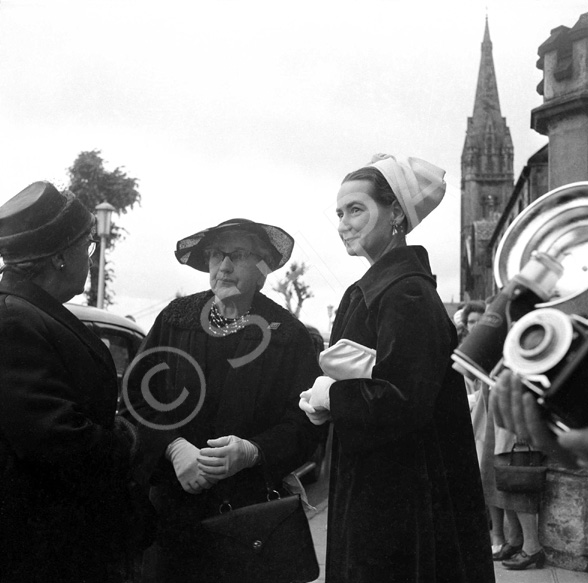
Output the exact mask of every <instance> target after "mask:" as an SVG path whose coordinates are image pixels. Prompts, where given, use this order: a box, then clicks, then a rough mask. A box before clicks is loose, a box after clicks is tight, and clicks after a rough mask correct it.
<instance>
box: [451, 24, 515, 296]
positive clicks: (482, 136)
mask: <svg viewBox="0 0 588 583" xmlns="http://www.w3.org/2000/svg"><path fill="white" fill-rule="evenodd" d="M512 187H513V146H512V139H511V136H510V130H509V128H508V126H507V125H506V119H505V118H504V117H502V115H501V113H500V101H499V99H498V84H497V82H496V72H495V70H494V59H493V57H492V41H491V40H490V27H489V25H488V15H486V22H485V26H484V39H483V40H482V55H481V59H480V69H479V72H478V83H477V86H476V97H475V100H474V113H473V115H472V117H469V118H468V125H467V131H466V138H465V143H464V147H463V152H462V155H461V233H462V290H461V295H462V297H465V296H466V295H469V296H470V297H481V298H484V297H485V296H484V289H485V287H486V283H485V282H484V281H483V279H484V276H483V274H484V273H485V271H484V270H485V269H486V264H487V262H488V258H487V257H486V256H485V255H484V254H485V248H486V244H487V243H488V240H487V239H488V237H489V235H491V233H492V230H493V227H494V225H495V222H496V220H497V217H499V216H500V214H501V213H502V211H503V210H504V207H505V205H506V201H507V200H508V197H509V196H510V193H511V192H512Z"/></svg>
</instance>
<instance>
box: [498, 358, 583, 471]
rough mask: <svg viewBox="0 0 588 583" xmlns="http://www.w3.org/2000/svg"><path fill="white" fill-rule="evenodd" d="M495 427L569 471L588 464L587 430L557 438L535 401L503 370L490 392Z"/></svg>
mask: <svg viewBox="0 0 588 583" xmlns="http://www.w3.org/2000/svg"><path fill="white" fill-rule="evenodd" d="M490 406H491V407H492V410H493V412H494V419H495V421H496V424H497V425H498V426H500V427H504V428H505V429H508V430H509V431H511V432H512V433H516V435H517V437H518V438H519V439H520V440H522V441H526V442H528V443H531V444H533V447H535V448H536V449H539V450H541V451H542V452H543V453H544V454H546V455H547V456H549V457H551V458H553V459H554V460H557V461H558V462H559V463H562V464H564V465H566V466H569V467H575V466H576V465H577V464H578V465H582V460H584V462H583V463H587V462H588V429H585V430H576V431H570V432H569V433H561V434H559V435H558V436H556V435H555V434H554V433H553V432H552V431H551V430H550V429H549V427H548V426H547V423H546V422H545V419H544V417H543V415H542V411H541V408H540V407H539V405H538V404H537V399H536V398H535V396H534V395H532V394H531V393H530V392H529V391H527V390H525V389H524V388H523V384H522V382H521V380H520V378H519V377H518V376H517V375H515V374H514V373H513V372H511V371H509V370H504V371H502V373H501V374H500V375H499V377H498V379H497V380H496V384H495V385H494V387H493V388H492V390H491V391H490Z"/></svg>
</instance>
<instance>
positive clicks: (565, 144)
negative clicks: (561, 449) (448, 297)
mask: <svg viewBox="0 0 588 583" xmlns="http://www.w3.org/2000/svg"><path fill="white" fill-rule="evenodd" d="M538 54H539V60H538V62H537V67H538V68H539V69H540V70H542V71H543V80H542V81H541V83H540V84H539V86H538V87H537V91H538V92H539V94H540V95H542V96H543V104H542V105H541V106H539V107H537V108H535V109H534V110H533V111H532V112H531V127H532V128H533V129H534V130H535V131H537V132H539V133H540V134H543V135H545V136H547V137H548V139H549V143H548V145H547V146H544V147H543V148H541V149H540V150H539V151H538V152H537V153H535V154H534V155H533V156H532V157H531V158H530V159H529V160H528V161H527V164H526V165H525V167H524V168H523V170H522V172H521V174H520V176H519V178H518V180H517V183H516V185H515V187H514V189H513V190H512V192H511V193H510V196H509V197H508V200H507V201H506V205H505V207H504V209H503V212H502V214H501V216H500V218H499V219H498V220H497V222H496V225H495V229H494V232H493V233H492V235H491V236H490V238H489V241H488V244H487V247H486V257H487V259H488V263H487V275H486V281H491V280H492V258H493V257H494V254H495V251H496V246H497V245H498V243H499V242H500V240H501V238H502V236H503V234H504V232H505V231H506V229H507V228H508V226H509V225H510V223H511V222H512V221H513V220H514V218H515V217H516V216H517V215H518V214H519V213H520V212H521V211H522V210H523V209H524V208H526V207H527V206H528V205H529V204H530V203H531V202H533V201H534V200H535V199H537V198H538V197H539V196H541V195H542V194H545V193H546V192H548V191H550V190H553V189H554V188H557V187H559V186H563V185H565V184H569V183H571V182H578V181H588V13H585V14H583V15H581V16H580V18H579V20H578V21H577V23H576V24H575V25H574V26H573V27H572V28H569V27H567V26H558V27H557V28H554V29H553V30H552V31H551V34H550V36H549V38H548V39H547V40H546V41H545V42H544V43H543V44H542V45H541V46H540V47H539V49H538ZM481 279H482V278H480V281H481ZM473 289H474V290H476V289H478V288H473ZM466 291H467V290H466ZM580 303H582V305H585V306H586V307H587V308H588V291H586V292H583V294H582V299H581V300H580V301H579V305H580ZM548 468H549V469H548V472H547V484H546V488H545V492H544V493H543V499H542V504H541V510H540V513H539V538H540V540H541V543H542V545H543V547H544V549H545V551H546V553H547V558H548V560H549V562H550V563H552V564H554V565H556V566H559V567H563V568H566V569H572V570H576V571H588V470H570V469H567V468H563V467H559V466H557V465H554V464H552V463H549V464H548Z"/></svg>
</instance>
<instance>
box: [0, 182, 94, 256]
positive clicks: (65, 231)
mask: <svg viewBox="0 0 588 583" xmlns="http://www.w3.org/2000/svg"><path fill="white" fill-rule="evenodd" d="M93 223H94V215H93V214H92V213H91V212H90V211H89V210H88V209H87V208H86V207H85V206H84V205H83V204H82V203H81V202H80V201H79V199H77V198H76V197H75V195H74V194H73V193H72V192H70V191H65V192H59V191H58V190H57V188H55V186H53V184H51V183H50V182H45V181H38V182H33V183H32V184H30V185H29V186H27V187H26V188H25V189H24V190H21V191H20V192H19V193H18V194H16V195H15V196H13V197H12V198H11V199H10V200H8V201H7V202H5V203H4V204H3V205H2V206H0V255H1V256H2V260H3V261H4V263H6V264H10V263H20V262H23V261H32V260H35V259H42V258H44V257H50V256H51V255H53V254H55V253H57V252H59V251H62V250H63V249H67V248H68V247H69V246H71V245H72V244H73V243H75V242H76V241H77V240H78V239H79V238H80V237H81V236H82V235H84V234H85V233H88V232H89V231H90V230H91V229H92V225H93Z"/></svg>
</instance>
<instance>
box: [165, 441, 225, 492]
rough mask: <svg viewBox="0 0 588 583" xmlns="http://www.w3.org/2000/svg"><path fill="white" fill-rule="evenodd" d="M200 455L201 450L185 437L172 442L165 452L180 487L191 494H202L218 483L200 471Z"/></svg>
mask: <svg viewBox="0 0 588 583" xmlns="http://www.w3.org/2000/svg"><path fill="white" fill-rule="evenodd" d="M199 453H200V450H199V449H198V448H197V447H196V446H195V445H192V444H191V443H190V442H189V441H186V440H185V439H184V438H183V437H178V438H177V439H176V440H174V441H172V442H171V443H170V444H169V445H168V446H167V449H166V452H165V455H166V457H167V459H168V460H170V461H171V463H172V465H173V467H174V471H175V472H176V477H177V478H178V481H179V482H180V485H181V486H182V488H183V489H184V490H185V491H186V492H188V493H189V494H200V493H201V492H202V491H203V490H208V489H209V488H212V486H214V484H216V483H217V482H218V480H217V479H215V478H214V477H210V476H204V475H203V473H202V472H201V471H200V469H199V467H198V454H199Z"/></svg>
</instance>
